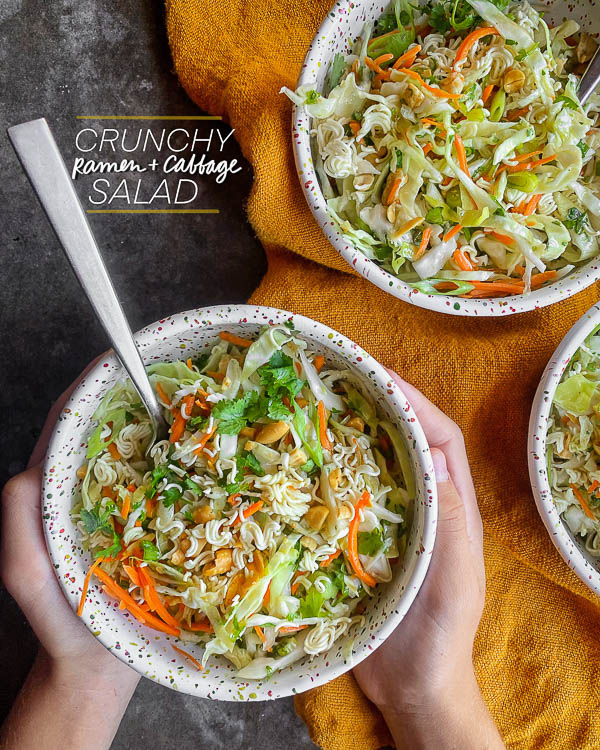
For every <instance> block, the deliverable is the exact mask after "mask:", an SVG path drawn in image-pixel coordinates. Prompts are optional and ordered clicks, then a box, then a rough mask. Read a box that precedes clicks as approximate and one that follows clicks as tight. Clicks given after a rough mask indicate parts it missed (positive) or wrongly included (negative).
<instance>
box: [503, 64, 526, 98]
mask: <svg viewBox="0 0 600 750" xmlns="http://www.w3.org/2000/svg"><path fill="white" fill-rule="evenodd" d="M524 83H525V73H523V71H522V70H517V69H516V68H509V69H508V70H507V71H506V73H505V74H504V79H503V82H502V86H503V88H504V90H505V91H506V93H507V94H513V93H514V92H515V91H520V90H521V89H522V88H523V84H524Z"/></svg>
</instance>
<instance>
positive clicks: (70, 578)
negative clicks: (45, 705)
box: [42, 305, 437, 701]
mask: <svg viewBox="0 0 600 750" xmlns="http://www.w3.org/2000/svg"><path fill="white" fill-rule="evenodd" d="M288 320H291V321H292V322H293V323H294V325H295V327H296V330H297V331H298V333H299V335H300V336H301V337H302V338H304V339H305V340H306V341H308V342H310V346H311V348H312V349H313V350H315V351H317V352H320V353H322V354H323V355H324V356H325V358H326V359H327V361H328V362H329V363H330V364H332V365H334V366H339V367H350V368H351V369H353V370H354V371H355V372H356V373H357V375H359V376H360V378H361V380H362V382H363V383H364V384H365V386H366V387H367V388H368V390H369V392H370V393H371V395H372V396H373V398H374V399H375V400H376V402H377V404H378V406H379V408H380V410H381V412H382V413H384V414H386V415H387V417H388V418H389V419H391V420H392V421H393V422H394V423H395V424H396V425H397V426H398V428H399V429H400V430H401V432H402V434H403V435H404V437H405V440H406V443H407V445H408V447H409V452H410V455H411V460H412V466H413V471H414V474H415V477H416V482H417V488H418V491H417V500H416V503H415V508H414V520H413V525H412V529H411V532H410V538H409V543H408V548H407V552H406V555H405V558H404V560H403V561H402V562H401V563H398V564H397V565H396V566H395V568H394V578H393V580H392V582H391V583H389V584H386V585H382V586H378V587H377V589H376V593H375V596H374V597H373V598H372V599H371V600H369V603H368V605H367V609H366V611H365V617H366V621H365V625H364V627H362V628H361V629H360V630H358V629H356V628H354V629H353V631H354V632H352V633H351V636H350V637H349V638H345V639H341V640H340V641H338V642H336V643H335V645H334V647H333V648H332V649H331V650H330V651H329V652H328V653H325V654H322V655H320V656H318V657H316V658H314V659H312V660H311V659H310V658H309V657H305V658H304V659H302V660H301V661H299V662H297V663H296V664H294V665H292V666H290V667H288V668H287V669H285V670H282V671H281V672H276V673H275V674H274V675H273V676H272V677H271V679H269V680H265V681H247V680H240V679H238V678H237V677H236V675H235V670H234V668H233V666H232V665H231V664H230V663H229V662H228V661H227V660H225V659H224V658H222V657H219V658H218V659H216V660H215V659H214V658H213V659H211V661H210V663H209V665H208V666H207V668H206V669H205V670H204V671H202V672H198V671H196V670H195V669H194V668H193V667H190V664H189V663H188V662H187V661H186V660H185V659H183V658H182V657H181V656H180V655H179V654H178V653H176V652H175V651H174V649H173V648H172V644H173V643H177V639H173V638H172V637H170V636H165V635H162V634H160V633H157V632H156V631H154V630H150V629H148V628H145V627H144V626H143V625H141V624H140V623H139V622H138V621H137V620H135V619H134V618H133V617H132V616H131V615H129V614H128V613H124V612H123V611H122V610H119V609H118V605H117V603H116V602H115V601H114V600H112V599H110V598H108V597H107V596H106V595H105V594H104V593H103V591H102V590H101V589H100V587H99V586H98V582H97V580H96V579H93V581H92V584H91V586H90V589H89V592H88V595H87V599H86V604H85V608H84V612H83V619H84V621H85V623H86V625H87V626H88V628H89V629H90V630H91V631H92V632H93V633H94V635H96V637H97V638H98V640H99V641H100V642H101V643H102V644H103V645H104V646H106V648H108V649H110V650H111V651H112V652H113V653H114V654H115V655H116V656H118V657H119V658H120V659H121V660H122V661H124V662H125V663H126V664H129V665H130V666H132V667H133V668H134V669H136V670H137V671H138V672H140V674H142V675H144V676H145V677H149V678H150V679H153V680H155V681H156V682H160V683H161V684H163V685H167V686H168V687H171V688H173V689H175V690H180V691H182V692H185V693H190V694H192V695H197V696H201V697H204V698H213V699H220V700H235V701H247V700H266V699H269V698H280V697H282V696H286V695H292V694H294V693H299V692H302V691H303V690H307V689H308V688H312V687H315V686H317V685H320V684H322V683H324V682H328V681H329V680H332V679H333V678H334V677H337V676H338V675H340V674H342V673H343V672H346V671H347V670H349V669H350V668H351V667H352V666H354V665H356V664H358V662H360V661H362V660H363V659H364V658H365V657H366V656H368V655H369V654H370V653H371V652H372V651H373V650H374V649H376V648H377V647H378V646H379V645H381V643H383V641H384V640H385V639H386V638H387V637H388V635H390V633H391V632H392V631H393V630H394V628H395V627H396V626H397V625H398V623H399V622H400V621H401V620H402V618H403V617H404V615H405V614H406V612H407V611H408V608H409V607H410V605H411V603H412V602H413V600H414V598H415V596H416V594H417V592H418V590H419V588H420V586H421V584H422V583H423V579H424V578H425V573H426V571H427V567H428V565H429V560H430V556H431V553H432V550H433V544H434V539H435V528H436V519H437V496H436V488H435V481H434V474H433V466H432V463H431V455H430V452H429V447H428V445H427V440H426V439H425V436H424V434H423V431H422V429H421V427H420V425H419V423H418V421H417V419H416V416H415V414H414V412H413V410H412V409H411V407H410V405H409V403H408V402H407V400H406V398H405V397H404V396H403V394H402V393H401V391H400V390H399V388H398V386H397V385H396V384H395V383H394V381H393V380H391V379H390V377H389V375H388V374H387V372H386V371H385V370H384V368H383V367H382V366H381V365H380V364H378V363H377V362H376V361H375V360H374V359H373V358H372V357H371V356H369V354H367V353H366V352H365V351H363V350H362V349H361V348H360V347H359V346H357V345H356V344H354V343H353V342H352V341H349V340H348V339H347V338H345V337H344V336H342V335H340V334H339V333H337V332H336V331H333V330H331V329H330V328H327V327H326V326H324V325H322V324H320V323H317V322H315V321H313V320H309V319H308V318H305V317H303V316H301V315H292V314H291V313H288V312H285V311H283V310H275V309H272V308H269V307H251V306H249V305H239V306H231V307H213V308H204V309H200V310H190V311H189V312H186V313H181V314H180V315H173V316H171V317H169V318H165V320H160V321H158V322H157V323H155V324H153V325H151V326H148V327H147V328H144V329H143V330H141V331H140V332H139V333H138V334H136V340H137V343H138V345H139V348H140V351H141V353H142V357H143V359H144V361H145V363H146V364H150V363H152V362H155V361H161V360H163V361H164V360H172V359H180V358H182V357H185V358H187V357H189V356H190V355H193V354H196V353H198V352H200V351H202V350H204V349H205V348H207V347H210V346H212V345H213V344H215V343H216V341H218V333H219V332H220V331H224V330H227V331H230V332H233V333H236V334H239V335H242V336H253V335H255V334H257V333H258V332H259V330H260V329H261V328H262V327H263V326H265V325H273V324H282V323H284V322H285V321H288ZM121 377H123V370H122V368H121V366H120V365H119V363H118V362H117V360H116V358H115V357H114V355H112V354H111V355H108V356H106V357H105V358H104V359H102V360H101V361H100V362H99V363H98V364H97V365H96V367H95V368H94V369H93V370H92V371H91V372H89V373H88V375H86V377H85V378H84V379H83V380H82V381H81V383H80V384H79V386H78V387H77V389H76V390H75V392H74V393H73V396H72V397H71V399H70V400H69V402H68V404H67V405H66V406H65V408H64V409H63V411H62V413H61V414H60V417H59V419H58V423H57V425H56V428H55V430H54V434H53V436H52V439H51V441H50V445H49V448H48V454H47V456H46V464H45V469H44V486H43V511H42V512H43V518H44V529H45V533H46V541H47V544H48V549H49V552H50V556H51V558H52V562H53V564H54V567H55V569H56V575H57V576H58V579H59V580H60V583H61V584H62V587H63V590H64V593H65V596H66V597H67V599H68V600H69V602H70V604H71V606H72V607H73V608H74V609H76V607H77V604H78V602H79V598H80V596H81V591H82V586H83V580H84V577H85V574H86V571H87V570H88V568H89V566H90V563H91V557H90V555H89V554H88V553H86V552H84V551H83V549H82V548H81V545H80V542H79V536H78V531H77V528H76V527H75V525H74V523H73V521H72V520H71V516H70V512H69V511H70V508H71V506H72V503H73V497H74V493H75V492H76V491H77V490H78V488H79V485H80V482H79V480H78V479H77V476H76V471H77V469H78V467H79V466H81V464H82V463H84V462H85V452H86V443H87V438H88V437H89V434H90V432H91V426H92V424H91V419H92V414H93V412H94V410H95V409H96V406H97V405H98V403H99V401H100V399H101V398H102V397H103V395H104V394H105V393H106V391H107V390H108V389H109V388H110V387H111V386H112V385H113V384H114V383H115V382H116V381H117V380H118V379H120V378H121ZM349 639H354V643H353V645H352V646H351V656H349V655H348V646H349V643H348V641H349ZM185 648H186V649H187V650H188V651H190V652H191V653H195V655H196V656H198V657H200V656H201V648H200V647H197V646H190V645H189V644H187V645H186V646H185Z"/></svg>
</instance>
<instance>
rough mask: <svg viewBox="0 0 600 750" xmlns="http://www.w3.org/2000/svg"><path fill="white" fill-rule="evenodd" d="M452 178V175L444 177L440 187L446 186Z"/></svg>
mask: <svg viewBox="0 0 600 750" xmlns="http://www.w3.org/2000/svg"><path fill="white" fill-rule="evenodd" d="M453 179H454V178H453V177H444V179H443V181H442V187H446V186H447V185H449V184H450V183H451V182H452V180H453Z"/></svg>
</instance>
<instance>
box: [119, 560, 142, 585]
mask: <svg viewBox="0 0 600 750" xmlns="http://www.w3.org/2000/svg"><path fill="white" fill-rule="evenodd" d="M123 570H124V571H125V572H126V573H127V575H128V576H129V580H130V581H131V583H133V585H134V586H141V585H142V584H141V583H140V577H139V576H138V574H137V570H136V569H135V568H134V567H133V566H132V565H126V564H125V563H123Z"/></svg>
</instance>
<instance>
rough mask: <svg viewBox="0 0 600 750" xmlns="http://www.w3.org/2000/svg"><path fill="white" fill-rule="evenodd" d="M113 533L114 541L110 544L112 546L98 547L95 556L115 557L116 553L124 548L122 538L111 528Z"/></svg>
mask: <svg viewBox="0 0 600 750" xmlns="http://www.w3.org/2000/svg"><path fill="white" fill-rule="evenodd" d="M111 531H112V535H113V543H112V544H111V545H110V547H106V549H97V550H96V551H95V552H94V557H96V558H98V557H114V556H115V555H118V554H119V552H120V551H121V549H122V545H121V538H120V537H119V535H118V534H117V532H116V531H114V530H113V529H112V528H111Z"/></svg>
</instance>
